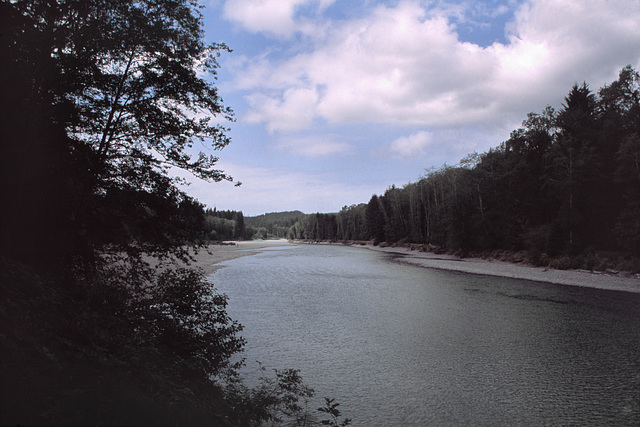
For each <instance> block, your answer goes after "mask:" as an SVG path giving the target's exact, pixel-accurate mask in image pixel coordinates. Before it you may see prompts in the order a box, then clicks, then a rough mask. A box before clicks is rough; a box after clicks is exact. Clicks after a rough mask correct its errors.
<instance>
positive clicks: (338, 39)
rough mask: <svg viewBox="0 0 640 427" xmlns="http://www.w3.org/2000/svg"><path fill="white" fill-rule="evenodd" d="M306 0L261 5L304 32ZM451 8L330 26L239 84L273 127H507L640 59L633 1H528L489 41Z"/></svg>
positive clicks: (405, 6)
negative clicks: (472, 35)
mask: <svg viewBox="0 0 640 427" xmlns="http://www.w3.org/2000/svg"><path fill="white" fill-rule="evenodd" d="M302 2H303V0H295V1H294V0H290V1H287V2H283V6H282V8H283V9H282V10H280V9H277V10H275V11H270V12H264V13H265V14H266V15H268V16H267V18H268V19H266V20H267V21H268V20H269V19H271V18H270V16H271V14H274V15H275V14H282V16H286V17H287V18H286V19H284V18H278V19H281V21H282V23H281V25H282V28H289V29H290V28H292V26H291V25H292V24H291V21H292V22H293V23H294V24H293V27H296V25H298V24H300V22H299V21H297V20H296V15H295V8H296V7H297V6H298V5H300V4H302ZM240 3H241V4H243V5H245V6H247V5H248V4H252V5H253V6H254V8H253V12H255V11H256V10H258V9H259V8H258V7H257V6H256V5H255V3H256V2H240ZM257 3H259V4H262V3H263V2H257ZM306 3H308V4H315V3H314V2H312V1H311V0H309V2H306ZM228 4H229V3H228ZM253 12H252V13H253ZM256 13H257V12H256ZM451 14H452V12H451V11H443V10H442V9H441V10H437V9H432V10H428V9H425V7H423V6H422V5H421V4H420V3H417V2H412V1H404V2H400V3H399V4H398V5H396V6H393V7H386V6H378V7H376V8H374V9H373V10H372V11H371V12H370V13H369V14H367V15H366V16H364V17H361V18H358V19H353V20H344V21H335V22H330V21H326V22H325V23H324V24H323V25H330V31H326V32H325V33H321V34H320V35H319V38H318V39H315V40H314V44H313V45H309V46H308V49H307V51H306V52H305V53H302V54H297V55H295V56H291V57H288V58H285V59H280V57H278V56H277V55H273V56H263V57H261V58H259V59H258V60H257V61H255V62H252V61H249V62H248V63H247V64H246V67H245V68H244V69H245V70H246V71H247V74H244V75H241V76H240V77H239V78H238V84H239V85H240V87H241V88H242V89H243V90H248V91H250V92H251V94H250V95H249V97H248V100H249V103H250V106H251V109H252V111H251V114H250V116H249V118H250V120H251V121H253V122H255V123H264V124H265V126H266V127H267V128H268V129H269V130H270V131H291V130H300V129H306V128H309V127H310V126H312V124H313V123H314V120H315V119H322V120H326V121H328V122H330V123H337V124H340V123H388V124H393V125H398V126H412V127H415V126H422V127H430V128H434V127H440V128H449V127H457V126H466V125H473V124H480V123H493V124H495V125H497V126H499V125H501V124H504V123H505V122H506V121H509V122H513V120H514V119H517V120H522V118H523V117H524V115H525V114H526V113H527V112H529V111H536V110H537V109H541V108H543V107H544V105H546V104H548V103H553V102H554V101H557V100H560V99H561V98H562V96H564V94H565V93H566V92H568V90H569V89H570V86H571V84H573V83H574V82H575V81H582V80H586V81H587V82H589V83H590V84H591V87H592V88H594V89H597V88H598V87H599V86H601V85H602V84H603V83H606V82H610V81H612V80H613V79H615V78H616V75H617V71H619V69H620V68H622V67H623V66H624V65H626V64H629V63H630V64H632V65H634V66H638V65H640V25H639V24H640V2H637V1H623V0H618V1H612V0H593V1H589V2H585V1H583V0H563V1H557V0H531V1H529V2H526V3H524V5H522V6H521V7H520V8H519V9H518V10H517V12H516V14H515V19H514V21H513V23H512V24H511V25H510V26H509V28H508V30H507V31H508V39H509V43H507V44H500V43H494V44H493V45H491V46H488V47H481V46H479V45H476V44H473V43H468V42H462V41H461V40H460V38H459V37H458V34H457V33H456V28H455V26H454V25H453V24H452V21H451V19H452V18H451ZM238 16H241V15H238ZM251 16H253V15H252V14H251V13H248V14H247V15H246V19H249V18H250V17H251ZM278 16H280V15H278ZM237 19H240V18H237ZM278 19H276V18H275V17H274V18H273V22H279V21H278ZM290 20H291V21H290ZM247 22H248V21H247ZM247 25H248V24H247ZM257 25H258V24H255V26H254V28H258V26H257ZM264 25H267V24H264ZM270 25H271V24H270ZM289 29H288V30H287V31H290V30H289Z"/></svg>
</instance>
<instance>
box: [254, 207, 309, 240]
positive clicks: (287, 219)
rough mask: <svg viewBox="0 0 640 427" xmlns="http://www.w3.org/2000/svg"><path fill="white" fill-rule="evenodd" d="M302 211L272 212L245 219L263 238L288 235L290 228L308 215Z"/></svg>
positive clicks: (256, 234) (257, 234) (255, 232)
mask: <svg viewBox="0 0 640 427" xmlns="http://www.w3.org/2000/svg"><path fill="white" fill-rule="evenodd" d="M306 216H307V214H305V213H303V212H300V211H287V212H271V213H266V214H262V215H258V216H248V217H246V218H245V219H244V222H245V225H246V227H247V228H249V227H250V228H252V229H253V233H254V235H255V236H261V237H262V238H267V237H269V238H273V237H276V238H284V237H287V232H288V230H289V228H290V227H291V226H292V225H293V224H295V223H296V222H298V221H300V220H301V219H302V218H304V217H306Z"/></svg>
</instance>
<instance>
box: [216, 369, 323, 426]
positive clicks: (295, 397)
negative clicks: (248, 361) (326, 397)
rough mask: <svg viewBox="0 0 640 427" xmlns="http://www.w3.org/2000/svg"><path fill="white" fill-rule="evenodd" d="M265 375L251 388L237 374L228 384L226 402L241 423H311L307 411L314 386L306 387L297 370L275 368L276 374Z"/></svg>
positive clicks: (264, 370)
mask: <svg viewBox="0 0 640 427" xmlns="http://www.w3.org/2000/svg"><path fill="white" fill-rule="evenodd" d="M260 370H261V371H262V375H261V377H260V380H259V385H258V386H256V387H253V388H251V387H248V386H246V385H245V384H244V383H243V382H242V381H239V380H238V378H237V377H230V378H229V384H228V385H227V386H226V387H225V393H226V401H227V402H228V403H229V405H230V406H231V408H232V410H233V413H234V416H235V418H236V419H238V420H239V421H240V425H247V426H254V425H255V426H258V425H281V424H283V423H287V424H293V425H311V419H310V414H309V413H308V411H307V405H308V402H309V399H310V398H311V397H313V394H314V391H313V389H311V388H309V387H307V386H306V385H305V384H304V383H303V381H302V377H301V376H300V373H299V371H298V370H296V369H285V370H278V369H274V373H275V377H270V376H267V375H266V369H265V368H264V366H262V365H260Z"/></svg>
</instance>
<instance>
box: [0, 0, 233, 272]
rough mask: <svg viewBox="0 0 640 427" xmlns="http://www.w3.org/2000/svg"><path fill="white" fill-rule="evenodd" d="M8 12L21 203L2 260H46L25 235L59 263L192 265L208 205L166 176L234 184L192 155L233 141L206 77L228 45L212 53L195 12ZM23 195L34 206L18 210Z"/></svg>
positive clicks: (191, 5) (4, 6) (7, 85)
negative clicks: (108, 257) (121, 259)
mask: <svg viewBox="0 0 640 427" xmlns="http://www.w3.org/2000/svg"><path fill="white" fill-rule="evenodd" d="M0 7H1V10H0V15H1V16H2V20H3V21H2V27H3V29H4V30H5V31H3V34H2V40H1V41H2V45H1V49H0V54H1V56H2V58H3V69H2V74H1V75H0V77H1V78H0V81H2V84H3V86H2V92H3V100H2V108H1V110H0V113H1V114H0V116H1V117H2V120H3V126H2V140H3V147H2V156H1V157H2V168H0V169H2V196H3V200H6V201H8V202H9V203H8V204H9V205H10V206H12V208H11V209H10V210H8V211H7V212H4V213H3V214H2V218H0V219H1V225H2V229H3V236H2V250H3V252H5V253H7V252H10V253H11V255H12V256H19V257H21V259H23V260H25V261H29V262H37V259H38V258H41V255H43V254H44V252H45V250H44V249H43V250H40V251H39V250H38V249H29V247H28V245H21V244H20V236H21V235H27V237H28V238H30V239H32V240H31V242H32V243H33V242H36V243H39V244H41V245H40V246H43V247H44V248H45V249H46V251H48V252H50V253H53V254H57V253H59V254H60V255H59V259H58V261H56V262H53V264H55V263H58V264H60V263H61V262H68V259H69V258H73V257H78V256H80V257H83V258H85V259H86V258H91V257H92V256H95V254H96V252H97V251H105V250H111V251H114V252H115V251H129V252H130V253H132V254H133V253H136V252H137V253H141V252H149V253H155V254H158V255H159V254H167V253H170V252H174V253H176V254H177V255H179V256H180V255H184V253H183V252H181V247H182V246H183V245H184V244H185V243H187V242H193V240H194V235H193V234H194V233H195V232H196V230H201V229H202V224H201V223H202V221H203V218H202V214H201V212H200V211H201V210H202V209H201V206H200V207H199V206H198V204H197V202H195V201H194V200H193V199H191V198H190V197H188V196H187V195H186V194H184V193H183V192H182V191H180V190H178V188H177V187H176V183H177V179H176V178H171V177H170V176H169V174H170V172H171V168H181V169H184V170H187V171H189V172H191V173H193V174H194V175H195V176H197V177H200V178H203V179H206V180H211V181H219V180H222V179H227V180H231V177H229V176H228V175H226V174H225V173H224V172H222V171H220V170H217V169H216V167H215V166H216V163H217V160H218V159H217V157H216V156H214V155H211V154H205V153H203V152H198V150H196V149H195V147H196V145H195V143H203V146H205V147H208V148H207V150H208V151H212V150H220V149H222V148H224V147H225V146H226V145H228V144H229V142H230V140H229V138H228V137H227V136H226V134H225V132H226V131H227V129H226V128H225V127H224V126H222V125H220V124H218V123H217V121H216V120H215V119H214V118H215V117H219V118H221V119H223V120H233V113H232V111H231V110H230V109H229V108H227V107H225V106H224V105H223V104H222V100H221V98H220V96H219V94H218V90H217V88H216V86H215V85H214V84H213V82H212V79H209V78H206V75H207V74H208V75H209V76H211V77H213V78H215V74H216V69H217V68H218V63H217V57H218V56H219V55H220V54H221V52H225V51H228V50H229V49H228V48H227V46H226V45H224V44H206V43H204V41H203V36H204V33H203V28H202V15H201V13H200V10H199V6H198V5H197V2H195V1H191V0H166V1H161V2H159V1H155V0H128V1H115V0H90V1H86V0H60V1H56V2H50V1H47V0H29V1H26V0H20V1H7V0H3V1H2V3H1V4H0ZM25 194H33V195H34V196H33V197H32V198H28V203H27V204H23V206H24V207H20V205H21V203H19V202H20V201H21V197H23V195H25ZM33 224H37V226H36V231H35V232H31V231H30V229H32V225H33ZM5 230H6V233H5ZM60 238H61V239H60ZM60 240H62V243H57V242H58V241H60ZM31 246H38V245H31ZM34 251H36V252H34ZM47 258H49V259H50V258H52V257H51V256H49V257H47Z"/></svg>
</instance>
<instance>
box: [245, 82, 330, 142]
mask: <svg viewBox="0 0 640 427" xmlns="http://www.w3.org/2000/svg"><path fill="white" fill-rule="evenodd" d="M317 101H318V94H317V93H316V91H315V89H313V88H308V89H307V88H291V89H287V90H286V91H285V92H284V94H283V95H282V99H276V98H273V97H268V96H264V95H261V94H255V95H251V96H249V97H247V102H248V103H249V105H250V106H251V107H252V112H251V113H249V115H248V116H247V120H248V121H249V122H250V123H259V122H266V123H267V130H269V132H273V131H294V130H300V129H305V128H308V127H309V126H310V125H311V123H312V121H313V118H314V113H315V111H314V110H315V105H316V103H317Z"/></svg>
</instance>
